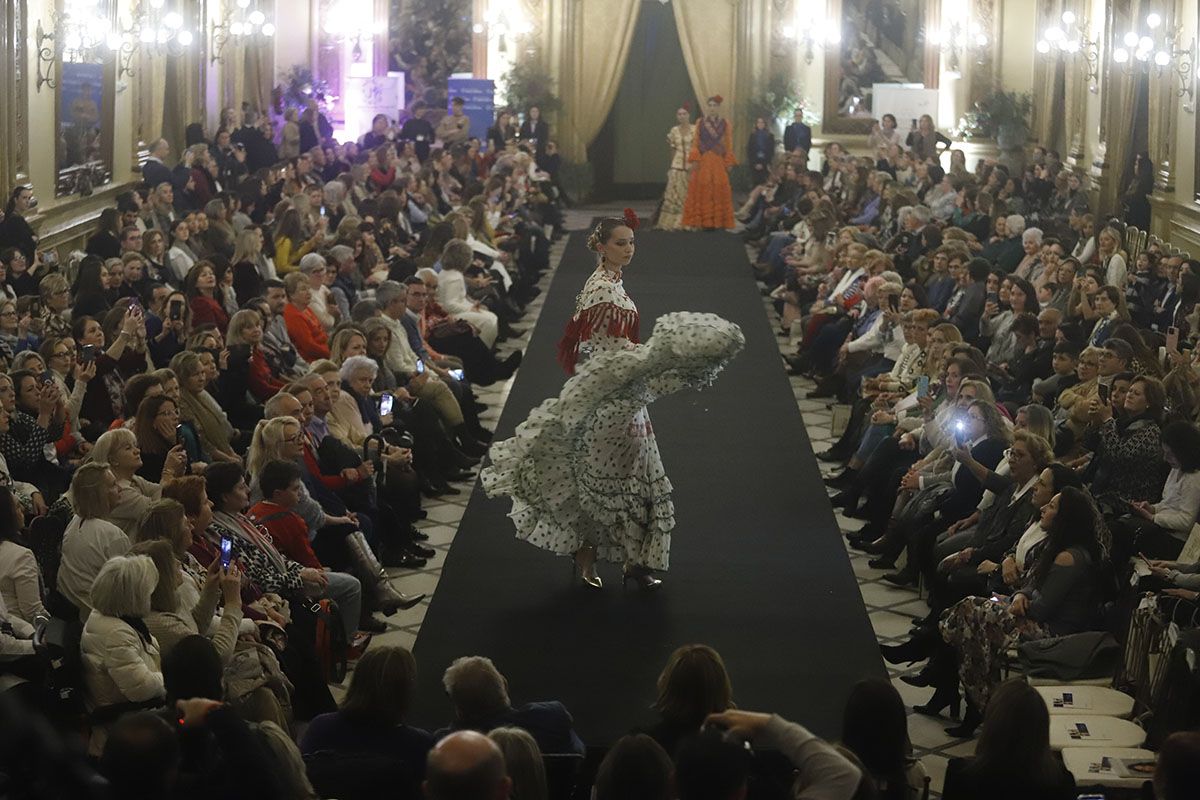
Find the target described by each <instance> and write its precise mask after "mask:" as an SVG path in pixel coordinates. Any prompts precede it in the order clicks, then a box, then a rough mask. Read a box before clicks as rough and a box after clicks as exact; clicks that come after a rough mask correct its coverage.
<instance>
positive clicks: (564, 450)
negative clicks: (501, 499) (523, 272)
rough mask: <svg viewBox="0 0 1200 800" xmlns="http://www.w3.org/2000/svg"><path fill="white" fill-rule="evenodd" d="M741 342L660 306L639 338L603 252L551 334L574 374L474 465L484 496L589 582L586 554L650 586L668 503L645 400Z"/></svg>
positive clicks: (728, 331)
mask: <svg viewBox="0 0 1200 800" xmlns="http://www.w3.org/2000/svg"><path fill="white" fill-rule="evenodd" d="M635 219H636V218H635ZM630 256H632V248H631V249H630ZM626 263H627V262H626ZM744 343H745V339H744V338H743V336H742V332H741V329H740V328H738V326H737V325H734V324H733V323H731V322H727V321H725V320H723V319H721V318H720V317H717V316H715V315H713V314H696V313H688V312H682V313H674V314H667V315H664V316H663V317H661V318H659V320H658V322H657V323H656V324H655V326H654V333H653V335H652V336H651V338H650V340H649V341H648V342H646V343H645V344H638V311H637V307H636V306H635V305H634V303H633V301H632V300H631V299H630V297H629V295H628V294H627V293H626V292H625V287H624V285H623V283H622V280H621V276H620V271H619V267H618V268H617V269H616V270H614V269H611V268H610V267H609V265H608V264H606V263H603V262H602V264H601V266H600V267H599V268H597V270H596V271H595V272H594V273H592V275H591V277H589V278H588V281H587V283H586V284H585V285H584V288H583V291H582V292H580V293H579V297H578V298H577V300H576V308H575V315H574V317H573V318H572V320H571V323H570V324H569V325H568V327H567V332H566V335H565V336H564V337H563V340H562V342H560V344H559V357H560V361H561V363H562V364H563V366H564V367H565V368H566V369H567V371H568V373H574V377H572V378H571V379H570V380H568V381H567V383H566V385H565V386H564V387H563V389H562V392H561V393H560V394H559V396H558V397H557V398H552V399H549V400H546V401H545V402H543V403H542V404H541V405H540V406H539V407H538V408H536V409H534V410H533V412H532V413H531V414H530V415H529V418H528V419H527V420H526V421H525V422H523V423H522V424H521V425H520V426H519V427H518V428H517V431H516V434H515V435H514V436H513V437H512V438H511V439H508V440H505V441H502V442H497V443H495V444H493V445H492V448H491V462H492V463H491V465H490V466H488V467H487V468H486V469H484V470H483V471H482V472H481V473H480V478H481V479H482V482H483V487H484V489H485V490H486V491H487V493H488V494H489V495H490V496H493V497H495V496H498V495H508V496H509V497H511V498H512V502H513V506H512V511H511V512H510V514H509V516H510V517H511V518H512V520H513V522H514V524H515V526H516V530H517V538H519V539H523V540H525V541H528V542H529V543H530V544H533V545H536V546H538V547H540V548H542V549H544V550H549V551H550V552H552V553H557V554H559V555H573V556H575V559H576V564H577V567H578V569H579V571H580V575H581V577H582V579H583V582H584V584H586V585H588V586H592V587H594V588H599V587H600V586H601V585H602V584H601V582H600V579H599V577H598V576H597V575H596V573H595V570H594V562H595V560H596V559H597V558H599V559H603V560H605V561H612V562H615V563H619V564H623V565H625V575H626V577H627V578H630V579H633V580H636V581H637V582H638V583H639V585H641V586H643V587H645V588H654V587H656V586H658V585H659V583H660V581H659V580H658V579H656V578H654V577H653V576H652V575H651V574H650V571H651V570H665V569H667V567H668V564H669V557H670V548H671V532H672V531H673V530H674V528H675V508H674V505H673V504H672V502H671V482H670V480H668V479H667V475H666V472H665V470H664V469H663V464H662V458H661V457H660V455H659V452H658V443H657V441H656V439H655V436H654V428H653V426H652V425H651V423H650V416H649V414H648V413H647V411H646V406H647V405H649V404H650V403H652V402H653V401H654V400H656V399H658V398H659V397H662V396H664V395H667V394H671V393H673V392H677V391H679V390H681V389H684V388H689V387H690V388H700V387H703V386H707V385H709V384H711V383H712V382H713V380H714V379H715V378H716V376H717V374H718V373H719V372H720V371H721V369H722V368H723V367H724V366H725V364H726V363H728V361H729V360H730V359H732V358H733V356H734V355H736V354H737V352H738V351H739V350H741V348H742V346H743V345H744ZM577 363H578V366H579V369H578V372H575V367H576V364H577Z"/></svg>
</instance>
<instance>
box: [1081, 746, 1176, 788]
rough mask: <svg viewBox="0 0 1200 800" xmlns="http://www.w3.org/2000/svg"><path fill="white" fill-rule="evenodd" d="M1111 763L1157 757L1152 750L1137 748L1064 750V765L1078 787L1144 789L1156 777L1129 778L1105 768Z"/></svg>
mask: <svg viewBox="0 0 1200 800" xmlns="http://www.w3.org/2000/svg"><path fill="white" fill-rule="evenodd" d="M1105 758H1107V759H1109V762H1110V764H1111V763H1115V762H1116V760H1117V759H1122V758H1124V759H1139V760H1141V759H1145V760H1148V761H1153V760H1155V759H1157V756H1156V755H1155V754H1154V753H1152V752H1150V751H1149V750H1142V749H1141V748H1137V747H1064V748H1063V751H1062V760H1063V766H1065V767H1066V768H1067V771H1068V772H1070V773H1071V776H1072V777H1074V778H1075V785H1076V786H1104V787H1106V788H1110V789H1140V788H1141V786H1142V784H1143V783H1145V782H1146V781H1148V780H1150V779H1151V778H1152V777H1153V775H1146V776H1144V777H1143V776H1139V777H1136V778H1125V777H1122V776H1121V773H1120V772H1118V771H1117V770H1116V769H1114V768H1112V767H1111V766H1110V768H1109V769H1104V768H1103V766H1101V765H1102V764H1103V763H1104V759H1105Z"/></svg>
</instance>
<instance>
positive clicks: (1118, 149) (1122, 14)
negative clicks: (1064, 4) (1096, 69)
mask: <svg viewBox="0 0 1200 800" xmlns="http://www.w3.org/2000/svg"><path fill="white" fill-rule="evenodd" d="M1146 7H1148V4H1145V3H1142V2H1141V0H1126V2H1117V3H1114V4H1113V5H1112V7H1111V14H1112V16H1111V21H1110V24H1109V26H1108V30H1109V35H1110V36H1121V35H1122V34H1121V33H1120V31H1127V30H1136V29H1137V22H1138V20H1140V19H1141V18H1142V17H1143V16H1144V15H1145V13H1146V11H1145V8H1146ZM1106 44H1108V43H1106ZM1104 59H1105V62H1104V65H1105V69H1104V72H1103V75H1104V87H1103V91H1102V92H1101V96H1102V97H1103V98H1104V100H1103V102H1104V110H1103V112H1102V113H1103V117H1104V136H1103V137H1102V138H1103V140H1104V143H1105V145H1106V147H1105V161H1106V162H1107V163H1108V168H1107V173H1108V179H1107V180H1106V181H1104V183H1103V185H1102V186H1101V188H1100V203H1099V205H1100V211H1101V212H1102V213H1104V214H1118V213H1119V212H1120V207H1119V198H1120V196H1121V193H1122V192H1123V191H1124V190H1125V185H1124V184H1125V183H1126V176H1125V167H1126V165H1127V164H1128V162H1129V160H1130V154H1131V151H1132V149H1133V128H1134V124H1133V115H1134V114H1135V113H1136V111H1135V109H1134V99H1135V97H1136V95H1137V80H1138V78H1137V75H1136V74H1130V73H1127V72H1126V71H1125V70H1124V69H1121V68H1119V67H1118V66H1117V65H1116V64H1114V63H1113V62H1112V51H1111V48H1109V49H1108V54H1107V55H1106V56H1104Z"/></svg>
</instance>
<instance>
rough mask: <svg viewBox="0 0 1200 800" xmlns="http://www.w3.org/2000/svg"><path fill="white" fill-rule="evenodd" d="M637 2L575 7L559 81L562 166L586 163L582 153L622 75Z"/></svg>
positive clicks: (602, 2)
mask: <svg viewBox="0 0 1200 800" xmlns="http://www.w3.org/2000/svg"><path fill="white" fill-rule="evenodd" d="M641 4H642V3H641V0H600V2H597V0H591V1H590V2H582V3H579V4H578V6H577V7H576V10H575V13H576V14H577V15H578V18H577V20H576V24H575V25H574V30H573V31H572V37H571V38H572V39H573V40H574V46H573V47H572V52H571V53H570V55H569V61H568V62H567V63H568V64H569V65H570V67H569V69H568V70H567V71H566V72H567V74H564V75H563V76H562V78H561V80H560V86H561V88H562V101H563V112H562V114H561V115H560V119H561V128H562V130H561V131H560V132H559V147H560V149H561V150H562V152H563V157H564V158H566V159H567V160H568V161H574V162H576V163H582V162H584V161H586V160H587V148H588V145H589V144H591V143H592V140H593V139H595V138H596V134H598V133H599V132H600V128H601V127H603V126H604V120H605V119H607V118H608V112H609V111H610V110H611V109H612V104H613V101H614V100H615V99H616V97H617V89H618V88H619V87H620V85H621V76H622V75H624V74H625V62H626V59H627V57H628V56H629V45H630V42H632V41H633V32H634V29H635V28H636V27H637V20H638V11H639V10H640V8H641Z"/></svg>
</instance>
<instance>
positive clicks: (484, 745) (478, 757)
mask: <svg viewBox="0 0 1200 800" xmlns="http://www.w3.org/2000/svg"><path fill="white" fill-rule="evenodd" d="M511 785H512V782H511V781H510V780H509V778H508V774H507V773H506V771H505V768H504V756H503V755H502V754H501V752H500V748H499V747H498V746H497V745H496V743H495V742H493V741H492V740H491V739H489V738H488V737H486V736H484V735H483V734H481V733H476V732H475V731H458V732H456V733H452V734H450V735H449V736H447V737H446V738H444V739H442V740H441V741H440V742H438V743H437V745H435V746H434V748H433V749H432V750H430V751H429V758H428V760H427V761H426V764H425V783H424V786H423V788H424V793H425V797H426V798H428V800H507V798H508V796H509V790H510V788H511Z"/></svg>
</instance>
